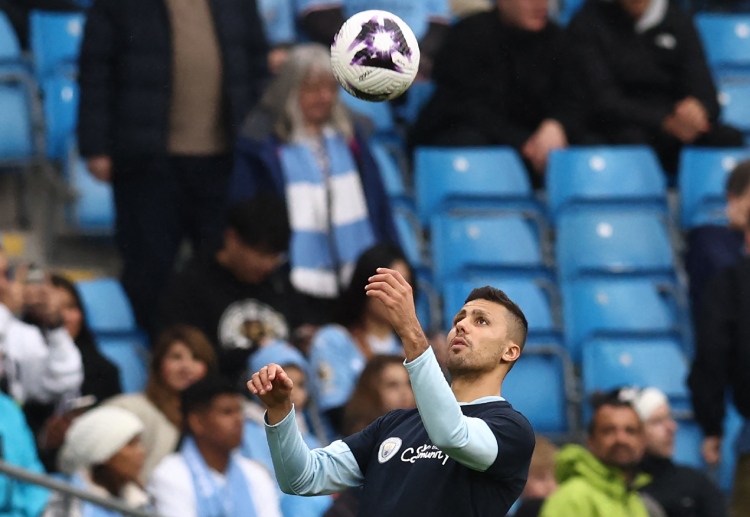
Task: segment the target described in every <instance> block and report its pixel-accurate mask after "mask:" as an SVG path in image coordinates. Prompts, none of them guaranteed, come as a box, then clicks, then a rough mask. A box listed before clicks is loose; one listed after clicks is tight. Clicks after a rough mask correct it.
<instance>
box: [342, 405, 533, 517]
mask: <svg viewBox="0 0 750 517" xmlns="http://www.w3.org/2000/svg"><path fill="white" fill-rule="evenodd" d="M461 409H462V411H463V414H464V415H465V416H467V417H472V418H480V419H482V420H483V421H484V422H486V423H487V425H489V427H490V429H491V430H492V432H493V433H494V435H495V437H496V438H497V444H498V452H497V457H496V458H495V461H494V462H493V463H492V465H491V466H490V467H489V468H488V469H487V470H485V471H484V472H478V471H476V470H472V469H470V468H468V467H466V466H464V465H461V464H460V463H458V462H457V461H456V460H454V459H452V458H451V457H449V456H448V455H447V454H446V453H444V452H443V451H441V450H440V449H438V448H437V447H436V446H435V445H433V444H432V442H431V440H430V438H429V437H428V436H427V430H426V429H425V426H424V424H423V423H422V419H421V417H420V415H419V412H418V411H417V410H416V409H400V410H396V411H392V412H390V413H388V414H387V415H385V416H384V417H382V418H380V419H378V420H376V421H375V422H374V423H373V424H371V425H370V426H369V427H367V428H366V429H365V430H364V431H362V432H361V433H358V434H355V435H352V436H350V437H348V438H344V440H343V441H344V443H346V444H347V445H348V446H349V449H351V451H352V453H353V454H354V457H355V458H356V460H357V464H358V465H359V468H360V470H361V471H362V474H363V475H364V485H363V486H364V488H363V493H362V499H361V506H360V513H359V517H369V516H372V517H375V516H382V515H388V516H394V517H395V516H399V515H403V516H414V515H430V516H434V517H440V516H446V517H448V516H456V515H460V516H462V517H463V516H490V515H491V516H498V515H505V514H506V513H507V512H508V510H509V509H510V507H511V506H512V505H513V503H514V502H515V500H516V499H517V498H518V496H519V495H521V492H522V491H523V487H524V486H525V485H526V477H527V475H528V462H529V458H530V456H531V451H532V450H533V446H534V444H533V435H532V436H531V437H530V433H532V431H531V427H530V425H529V423H528V422H527V421H526V419H525V418H524V417H523V416H521V415H520V414H519V413H518V412H516V411H515V410H514V409H513V408H512V407H511V405H510V404H509V403H508V402H506V401H493V402H486V403H482V404H466V405H462V406H461Z"/></svg>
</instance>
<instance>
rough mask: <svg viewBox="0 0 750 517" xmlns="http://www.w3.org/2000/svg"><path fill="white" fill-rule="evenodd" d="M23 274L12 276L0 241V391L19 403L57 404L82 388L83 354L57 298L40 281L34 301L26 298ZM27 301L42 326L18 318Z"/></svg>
mask: <svg viewBox="0 0 750 517" xmlns="http://www.w3.org/2000/svg"><path fill="white" fill-rule="evenodd" d="M27 273H28V268H26V267H24V266H21V267H19V268H18V269H17V271H16V273H15V275H14V276H12V275H11V272H10V266H9V263H8V260H7V258H6V257H5V254H4V253H3V249H2V243H0V391H3V392H5V393H7V394H8V395H10V396H11V398H13V399H14V400H15V401H16V402H17V403H18V404H20V405H24V404H26V403H27V402H30V401H33V402H38V403H44V404H49V403H55V402H58V401H60V400H61V399H62V397H63V396H64V395H66V394H70V393H75V392H76V391H77V390H78V389H79V388H80V386H81V382H82V381H83V366H82V364H81V354H80V352H79V351H78V349H77V348H76V346H75V344H74V343H73V340H72V339H71V338H70V335H69V334H68V331H67V330H65V328H64V326H63V323H64V320H63V316H62V314H61V307H60V299H59V297H57V296H56V295H55V293H54V292H53V291H52V289H51V288H49V286H47V285H44V287H43V288H41V293H39V294H40V295H41V296H40V297H39V298H38V299H35V300H31V299H29V298H28V295H29V293H30V291H29V290H28V286H27V285H26V284H27ZM34 294H37V293H34ZM30 302H34V309H35V312H36V315H37V316H38V321H37V322H38V323H39V325H40V326H35V325H29V324H28V323H24V322H23V321H21V320H20V319H19V318H18V317H17V316H16V315H21V314H22V313H23V312H24V309H25V308H26V307H28V306H29V304H30Z"/></svg>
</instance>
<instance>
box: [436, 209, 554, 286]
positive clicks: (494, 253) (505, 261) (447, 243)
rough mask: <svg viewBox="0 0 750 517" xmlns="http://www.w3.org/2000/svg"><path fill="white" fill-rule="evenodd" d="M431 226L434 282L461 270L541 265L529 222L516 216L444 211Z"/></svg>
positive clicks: (493, 269)
mask: <svg viewBox="0 0 750 517" xmlns="http://www.w3.org/2000/svg"><path fill="white" fill-rule="evenodd" d="M431 228H432V234H431V246H432V263H433V270H434V273H435V279H436V281H437V283H438V284H440V282H441V281H442V279H446V280H447V279H449V278H450V277H451V276H452V275H456V274H459V273H462V272H463V273H466V272H474V273H480V272H485V273H487V272H491V271H495V272H498V271H503V270H505V271H509V270H538V269H541V268H543V267H544V265H545V264H544V261H543V258H542V253H541V250H540V245H539V239H538V237H537V236H536V234H535V232H534V230H533V228H532V226H531V224H530V223H529V222H528V221H526V220H525V219H523V218H522V217H520V216H517V215H512V214H494V215H493V214H487V215H476V216H474V215H450V214H444V215H438V216H435V217H434V218H433V219H432V225H431ZM511 243H512V245H511Z"/></svg>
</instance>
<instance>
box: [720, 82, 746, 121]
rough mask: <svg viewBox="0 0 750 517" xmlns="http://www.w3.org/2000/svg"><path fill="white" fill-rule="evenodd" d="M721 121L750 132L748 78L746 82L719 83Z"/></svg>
mask: <svg viewBox="0 0 750 517" xmlns="http://www.w3.org/2000/svg"><path fill="white" fill-rule="evenodd" d="M719 104H721V121H722V122H724V123H725V124H729V125H730V126H734V127H736V128H737V129H739V130H740V131H743V132H744V133H745V134H747V133H750V78H748V82H747V83H726V84H721V85H719Z"/></svg>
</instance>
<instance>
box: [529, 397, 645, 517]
mask: <svg viewBox="0 0 750 517" xmlns="http://www.w3.org/2000/svg"><path fill="white" fill-rule="evenodd" d="M594 408H595V410H594V416H593V417H592V419H591V422H590V423H589V428H588V441H587V446H588V450H587V449H585V448H583V447H581V446H580V445H568V446H566V447H564V448H563V449H562V450H561V451H560V453H559V454H558V456H557V465H556V468H555V471H556V472H555V473H556V476H557V480H558V482H559V483H560V484H561V486H560V488H559V489H558V490H557V491H556V492H555V493H553V494H552V495H551V496H550V497H549V499H547V502H545V503H544V506H543V507H542V511H541V513H540V517H571V516H576V517H647V516H648V515H649V512H648V510H647V509H646V506H645V504H644V502H643V500H642V499H641V497H640V496H639V495H638V492H637V490H638V489H639V488H641V487H643V486H644V485H646V484H647V483H648V481H649V479H650V478H649V476H647V475H645V474H640V473H639V472H638V464H639V463H640V461H641V459H642V458H643V453H644V449H645V444H644V439H643V425H642V424H641V421H640V419H639V418H638V414H637V413H636V412H635V410H634V409H633V406H632V405H631V404H630V402H627V401H622V400H619V399H618V398H616V397H607V398H604V399H601V400H599V401H597V402H596V403H595V404H594Z"/></svg>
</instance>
